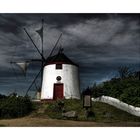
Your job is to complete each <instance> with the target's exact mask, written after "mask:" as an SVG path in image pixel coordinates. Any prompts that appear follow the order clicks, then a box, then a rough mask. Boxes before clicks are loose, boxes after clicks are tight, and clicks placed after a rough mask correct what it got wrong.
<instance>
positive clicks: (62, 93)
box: [11, 20, 80, 100]
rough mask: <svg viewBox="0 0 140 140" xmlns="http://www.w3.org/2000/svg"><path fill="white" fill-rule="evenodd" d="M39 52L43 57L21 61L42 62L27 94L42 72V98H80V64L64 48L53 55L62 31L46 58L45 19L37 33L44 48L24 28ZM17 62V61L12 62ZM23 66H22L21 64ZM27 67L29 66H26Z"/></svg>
mask: <svg viewBox="0 0 140 140" xmlns="http://www.w3.org/2000/svg"><path fill="white" fill-rule="evenodd" d="M24 30H25V32H26V34H27V35H28V37H29V38H30V40H31V42H32V43H33V45H34V47H35V48H36V50H37V52H38V53H39V54H40V56H41V59H35V60H34V59H32V60H28V61H26V62H23V63H20V64H22V65H25V64H26V63H27V62H28V64H29V63H30V62H33V61H39V62H41V63H42V66H41V69H40V71H39V73H38V74H37V75H36V77H35V78H34V80H33V82H32V83H31V85H30V86H29V88H28V90H27V92H26V94H28V92H29V90H30V89H31V87H32V86H33V84H34V83H35V81H36V79H37V78H38V76H39V75H40V73H41V94H40V100H56V99H64V98H65V99H70V98H73V99H80V83H79V71H78V68H79V66H78V65H77V64H75V63H74V62H72V61H71V60H70V59H69V58H68V57H67V56H66V55H65V54H64V53H63V49H62V48H60V49H59V51H58V53H57V54H56V55H53V56H52V54H53V51H54V49H55V48H56V46H57V44H58V42H59V40H60V38H61V37H62V33H61V34H60V36H59V38H58V40H57V41H56V43H55V46H54V47H53V49H52V51H51V53H50V55H49V56H48V57H47V58H45V57H44V52H43V20H42V27H41V29H40V30H37V33H38V34H39V35H40V37H41V40H42V50H41V51H40V50H39V49H38V47H37V46H36V44H35V43H34V41H33V39H32V38H31V36H30V35H29V33H28V32H27V30H26V29H24ZM11 63H16V64H19V63H17V62H11ZM20 67H21V66H20ZM26 69H27V68H26Z"/></svg>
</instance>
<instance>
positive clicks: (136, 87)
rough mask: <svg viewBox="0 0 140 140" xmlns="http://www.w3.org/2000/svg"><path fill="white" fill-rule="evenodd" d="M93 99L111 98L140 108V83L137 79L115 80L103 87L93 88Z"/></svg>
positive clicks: (105, 83) (104, 84) (107, 82)
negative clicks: (103, 96)
mask: <svg viewBox="0 0 140 140" xmlns="http://www.w3.org/2000/svg"><path fill="white" fill-rule="evenodd" d="M91 90H92V94H93V97H95V98H96V97H100V96H102V95H105V96H111V97H114V98H117V99H120V100H121V101H123V102H125V103H128V104H130V105H133V106H138V107H140V81H139V80H138V79H137V78H135V77H131V78H130V77H128V78H124V79H120V78H113V79H111V80H110V81H106V82H104V83H103V84H102V85H96V86H95V84H94V86H93V87H91Z"/></svg>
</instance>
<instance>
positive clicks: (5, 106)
mask: <svg viewBox="0 0 140 140" xmlns="http://www.w3.org/2000/svg"><path fill="white" fill-rule="evenodd" d="M32 110H33V105H32V102H31V101H30V98H29V97H28V96H25V97H22V96H19V97H16V96H8V97H6V98H2V99H0V118H17V117H22V116H25V115H27V114H29V113H30V112H31V111H32Z"/></svg>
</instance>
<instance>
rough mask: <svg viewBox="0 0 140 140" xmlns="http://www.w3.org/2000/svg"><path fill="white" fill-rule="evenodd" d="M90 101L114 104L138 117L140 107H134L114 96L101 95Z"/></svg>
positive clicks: (139, 115)
mask: <svg viewBox="0 0 140 140" xmlns="http://www.w3.org/2000/svg"><path fill="white" fill-rule="evenodd" d="M92 101H93V102H103V103H107V104H109V105H112V106H115V107H116V108H118V109H121V110H123V111H126V112H128V113H130V114H132V115H135V116H138V117H140V107H134V106H132V105H129V104H126V103H124V102H122V101H120V100H118V99H116V98H112V97H109V96H101V97H98V98H92Z"/></svg>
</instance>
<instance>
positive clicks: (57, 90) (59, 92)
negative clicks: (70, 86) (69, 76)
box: [53, 83, 64, 100]
mask: <svg viewBox="0 0 140 140" xmlns="http://www.w3.org/2000/svg"><path fill="white" fill-rule="evenodd" d="M63 92H64V86H63V84H62V83H59V84H58V83H57V84H54V91H53V99H54V100H56V99H63V98H64V93H63Z"/></svg>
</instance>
